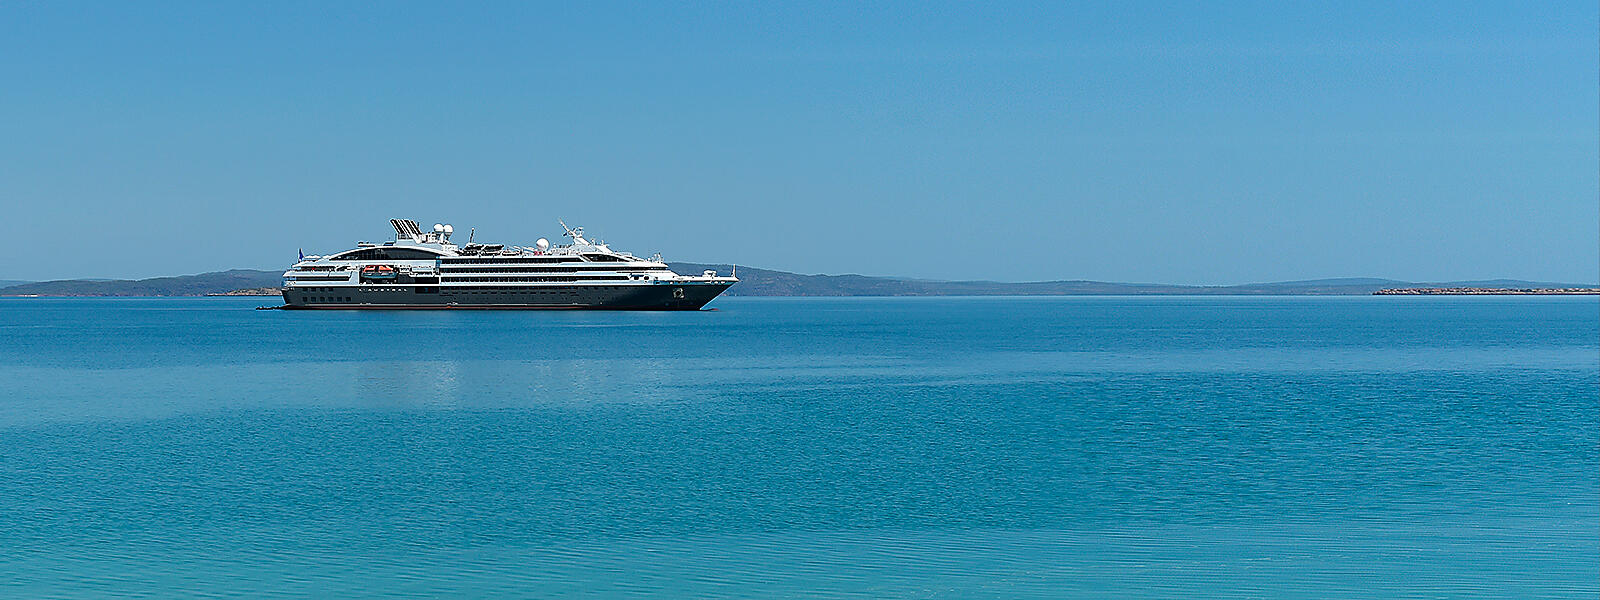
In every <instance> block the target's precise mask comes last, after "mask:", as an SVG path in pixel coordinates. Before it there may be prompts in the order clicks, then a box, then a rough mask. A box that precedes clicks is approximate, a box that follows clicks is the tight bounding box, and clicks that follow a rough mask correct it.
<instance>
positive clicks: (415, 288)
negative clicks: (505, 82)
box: [283, 219, 738, 310]
mask: <svg viewBox="0 0 1600 600" xmlns="http://www.w3.org/2000/svg"><path fill="white" fill-rule="evenodd" d="M389 223H390V225H392V226H393V227H394V230H395V239H394V241H391V242H384V243H381V244H374V243H367V242H359V243H357V244H356V247H355V248H352V249H350V250H346V251H343V252H339V253H336V254H330V255H326V256H304V257H302V258H301V259H300V261H299V262H297V263H295V264H294V266H292V267H290V268H289V270H288V271H285V272H284V274H283V278H284V287H283V299H284V303H285V307H286V308H605V309H635V310H696V309H699V308H700V307H702V306H705V304H706V303H707V302H710V301H711V299H713V298H716V297H717V295H718V294H721V293H722V291H723V290H726V289H728V287H729V286H731V285H733V284H734V283H736V282H738V279H737V278H736V277H733V276H732V275H729V276H721V275H718V274H717V273H716V272H715V271H705V272H704V273H701V274H700V275H679V274H677V273H674V272H673V271H672V269H671V268H669V267H668V266H667V265H666V263H663V262H661V257H660V255H656V256H654V257H652V258H649V259H645V258H640V257H637V256H634V255H632V254H629V253H626V252H617V251H615V250H612V249H611V248H610V247H609V246H607V245H606V244H604V243H601V242H597V241H591V240H589V239H588V238H585V237H584V235H583V228H582V227H577V228H572V227H567V226H566V224H565V223H562V225H561V226H562V228H563V229H565V230H566V236H567V237H568V238H570V240H571V241H570V243H567V244H562V245H559V246H551V244H550V242H549V241H548V240H545V239H543V238H540V239H539V240H538V241H537V242H535V243H534V245H532V246H507V245H503V244H478V243H473V242H472V241H471V240H470V238H471V236H469V241H468V242H467V243H466V244H463V245H459V246H458V245H456V244H455V243H454V242H452V241H451V237H452V236H453V234H454V233H455V231H454V228H453V227H451V226H450V225H445V224H436V225H434V226H433V229H432V230H431V231H423V230H422V228H421V227H420V226H418V225H417V222H416V221H412V220H410V219H390V221H389Z"/></svg>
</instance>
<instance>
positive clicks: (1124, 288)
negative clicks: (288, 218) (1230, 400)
mask: <svg viewBox="0 0 1600 600" xmlns="http://www.w3.org/2000/svg"><path fill="white" fill-rule="evenodd" d="M670 266H671V267H672V268H673V269H674V270H676V271H678V272H679V273H698V272H701V271H705V270H715V271H718V272H721V273H727V272H730V271H732V270H733V265H729V264H706V263H670ZM282 275H283V272H282V271H277V270H273V271H265V270H254V269H235V270H232V271H220V272H215V273H201V274H198V275H182V276H176V277H156V278H151V279H139V280H105V279H74V280H60V281H36V282H15V281H8V282H0V283H4V284H6V285H0V297H136V296H144V297H148V296H275V295H277V294H278V288H279V286H280V285H282ZM738 275H739V279H740V282H739V283H738V284H737V285H735V286H733V287H732V288H731V289H729V290H728V292H727V295H729V296H1156V295H1160V296H1197V295H1203V296H1362V295H1373V294H1377V295H1576V294H1596V293H1600V285H1593V284H1581V283H1580V284H1574V283H1552V282H1536V281H1522V280H1513V279H1497V280H1485V281H1452V282H1410V281H1397V280H1392V279H1373V278H1345V279H1317V280H1308V281H1283V282H1274V283H1252V284H1243V285H1229V286H1196V285H1170V284H1149V283H1115V282H1104V281H1082V280H1066V281H1036V282H1025V283H1010V282H1000V281H936V280H928V279H902V278H894V277H871V276H866V275H806V274H800V273H789V272H786V271H776V270H772V269H761V268H755V267H746V266H742V265H741V266H740V267H739V268H738Z"/></svg>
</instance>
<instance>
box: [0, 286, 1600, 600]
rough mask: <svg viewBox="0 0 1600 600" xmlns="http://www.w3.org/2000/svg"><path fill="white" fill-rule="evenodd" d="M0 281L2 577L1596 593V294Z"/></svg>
mask: <svg viewBox="0 0 1600 600" xmlns="http://www.w3.org/2000/svg"><path fill="white" fill-rule="evenodd" d="M268 302H269V300H263V299H249V298H243V299H241V298H210V299H115V300H112V299H107V300H98V299H65V300H51V299H14V300H0V335H3V341H4V344H0V381H3V382H4V391H3V392H0V399H3V400H0V595H3V596H7V597H56V598H72V597H104V596H128V597H172V596H224V597H233V596H244V597H250V596H262V595H271V596H291V597H292V596H302V597H368V596H370V597H414V596H418V595H442V596H456V597H460V596H497V597H504V596H514V597H520V596H536V597H558V596H568V595H570V596H581V597H632V596H640V595H656V596H666V597H708V596H711V597H763V598H764V597H775V596H777V597H794V596H800V597H917V598H926V597H940V598H944V597H948V598H1024V597H1151V598H1171V597H1219V598H1256V597H1270V598H1292V597H1300V598H1392V597H1418V598H1424V597H1426V598H1433V597H1485V598H1505V597H1527V598H1533V597H1552V598H1553V597H1574V598H1593V597H1595V596H1596V595H1597V594H1600V300H1597V299H1595V298H1593V297H1590V298H1555V297H1525V298H1516V297H1435V298H1405V297H1392V298H1389V297H1351V298H1343V297H1341V298H1185V297H1159V298H941V299H934V298H903V299H894V298H883V299H759V298H724V299H721V300H718V301H716V302H714V303H713V304H712V306H714V307H717V308H718V309H719V310H716V311H707V312H700V313H687V314H686V313H607V312H288V311H254V310H250V309H251V307H253V306H256V305H258V304H266V303H268Z"/></svg>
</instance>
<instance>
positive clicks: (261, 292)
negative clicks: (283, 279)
mask: <svg viewBox="0 0 1600 600" xmlns="http://www.w3.org/2000/svg"><path fill="white" fill-rule="evenodd" d="M206 295H207V296H282V295H283V290H280V289H278V288H275V287H268V288H245V289H242V290H232V291H227V292H218V293H214V294H206Z"/></svg>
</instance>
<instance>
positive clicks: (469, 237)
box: [467, 227, 478, 244]
mask: <svg viewBox="0 0 1600 600" xmlns="http://www.w3.org/2000/svg"><path fill="white" fill-rule="evenodd" d="M474 235H478V228H477V227H472V228H470V229H469V230H468V231H467V243H468V244H471V243H472V236H474Z"/></svg>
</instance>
